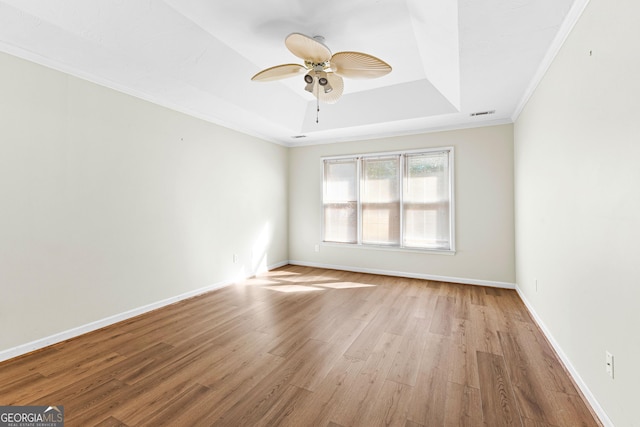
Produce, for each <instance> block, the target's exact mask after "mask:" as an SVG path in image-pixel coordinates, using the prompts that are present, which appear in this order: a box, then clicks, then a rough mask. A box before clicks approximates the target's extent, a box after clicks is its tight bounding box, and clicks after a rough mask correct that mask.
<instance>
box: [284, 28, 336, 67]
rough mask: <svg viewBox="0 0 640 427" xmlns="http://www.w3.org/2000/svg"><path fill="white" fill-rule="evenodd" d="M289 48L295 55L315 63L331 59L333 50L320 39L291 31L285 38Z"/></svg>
mask: <svg viewBox="0 0 640 427" xmlns="http://www.w3.org/2000/svg"><path fill="white" fill-rule="evenodd" d="M284 44H285V45H286V46H287V49H289V50H290V51H291V53H293V54H294V55H295V56H297V57H298V58H300V59H304V60H305V61H310V62H313V63H315V64H320V63H322V62H325V61H328V60H329V59H331V51H330V50H329V48H328V47H326V46H325V45H323V44H322V43H320V42H319V41H317V40H315V39H312V38H311V37H308V36H305V35H304V34H300V33H291V34H289V35H288V36H287V38H286V39H284Z"/></svg>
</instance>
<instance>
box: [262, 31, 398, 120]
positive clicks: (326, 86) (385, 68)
mask: <svg viewBox="0 0 640 427" xmlns="http://www.w3.org/2000/svg"><path fill="white" fill-rule="evenodd" d="M323 41H324V37H322V36H315V37H309V36H305V35H304V34H300V33H292V34H289V35H288V36H287V37H286V38H285V40H284V44H285V46H286V47H287V49H289V51H290V52H291V53H293V54H294V55H295V56H297V57H298V58H300V59H302V60H303V61H304V65H299V64H283V65H276V66H275V67H270V68H267V69H265V70H262V71H260V72H259V73H257V74H256V75H254V76H253V77H252V78H251V80H253V81H262V82H269V81H274V80H281V79H286V78H289V77H294V76H297V75H300V74H304V82H305V83H306V86H305V90H306V91H307V92H310V93H312V94H313V95H314V96H315V97H316V99H317V101H318V102H320V101H322V102H326V103H327V104H334V103H336V102H337V101H338V99H340V97H341V96H342V93H343V91H344V81H343V77H346V78H362V79H372V78H377V77H382V76H384V75H386V74H389V73H390V72H391V66H390V65H389V64H387V63H386V62H384V61H383V60H381V59H379V58H376V57H375V56H372V55H369V54H367V53H361V52H338V53H336V54H333V55H332V54H331V51H330V50H329V48H328V47H327V46H325V45H324V43H323ZM316 121H317V120H316Z"/></svg>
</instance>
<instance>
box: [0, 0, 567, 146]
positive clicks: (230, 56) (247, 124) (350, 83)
mask: <svg viewBox="0 0 640 427" xmlns="http://www.w3.org/2000/svg"><path fill="white" fill-rule="evenodd" d="M576 3H579V1H576ZM575 10H576V5H574V0H349V1H346V0H322V1H315V2H313V1H310V0H260V1H256V0H234V1H229V0H92V1H86V0H59V1H51V0H0V50H2V51H5V52H8V53H11V54H14V55H17V56H21V57H24V58H27V59H30V60H32V61H35V62H39V63H42V64H44V65H47V66H50V67H53V68H56V69H59V70H62V71H65V72H68V73H70V74H73V75H76V76H79V77H82V78H85V79H88V80H91V81H94V82H96V83H99V84H102V85H105V86H109V87H112V88H114V89H117V90H121V91H123V92H126V93H130V94H132V95H135V96H139V97H141V98H144V99H147V100H150V101H152V102H155V103H157V104H160V105H164V106H167V107H170V108H173V109H176V110H179V111H182V112H185V113H188V114H191V115H194V116H196V117H200V118H203V119H206V120H209V121H212V122H214V123H218V124H221V125H223V126H227V127H230V128H232V129H236V130H239V131H242V132H245V133H248V134H251V135H255V136H258V137H261V138H264V139H266V140H269V141H274V142H278V143H281V144H285V145H300V144H309V143H324V142H337V141H346V140H353V139H363V138H373V137H377V136H389V135H398V134H407V133H418V132H425V131H431V130H439V129H449V128H457V127H471V126H481V125H488V124H497V123H508V122H511V121H512V120H513V117H514V116H515V115H517V114H518V112H519V109H521V108H522V104H523V102H524V101H526V99H527V97H528V96H529V94H530V91H531V89H532V87H533V86H534V85H535V81H536V79H537V78H539V76H540V75H541V73H542V72H544V69H545V67H546V64H547V63H548V62H549V60H550V59H549V58H550V57H552V55H553V52H554V49H556V50H557V48H558V46H559V44H560V43H561V42H562V40H564V37H565V36H566V32H567V31H568V28H569V26H570V25H571V23H570V22H569V21H571V17H572V15H575V14H576V11H575ZM292 32H300V33H303V34H307V35H309V36H315V35H322V36H323V37H324V38H325V44H326V45H327V46H328V47H329V48H330V49H331V50H332V52H334V53H335V52H339V51H343V50H353V51H360V52H365V53H369V54H372V55H375V56H377V57H379V58H381V59H383V60H384V61H386V62H387V63H389V64H390V65H391V66H392V67H393V71H392V72H391V73H390V74H388V75H387V76H384V77H381V78H379V79H373V80H354V79H345V93H344V95H343V97H342V98H341V99H340V100H339V101H338V103H336V104H332V105H327V104H320V112H319V123H316V103H315V99H314V98H313V97H312V96H311V95H310V94H309V93H307V92H305V91H304V82H303V81H302V77H301V76H297V77H294V78H291V79H287V80H282V81H278V82H252V81H250V78H251V77H252V76H253V75H254V74H255V73H257V72H258V71H260V70H261V69H264V68H267V67H270V66H274V65H278V64H284V63H300V62H301V61H300V60H299V59H298V58H296V57H295V56H294V55H293V54H291V53H290V52H289V51H288V50H287V49H286V47H285V45H284V38H285V37H286V36H287V35H288V34H290V33H292ZM489 110H491V111H495V113H494V114H490V115H483V116H475V117H472V116H471V113H475V112H481V111H489ZM300 135H304V136H305V137H304V138H294V137H295V136H300Z"/></svg>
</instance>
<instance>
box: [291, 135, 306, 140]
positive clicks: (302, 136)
mask: <svg viewBox="0 0 640 427" xmlns="http://www.w3.org/2000/svg"><path fill="white" fill-rule="evenodd" d="M306 137H307V135H293V136H292V137H291V138H293V139H300V138H306Z"/></svg>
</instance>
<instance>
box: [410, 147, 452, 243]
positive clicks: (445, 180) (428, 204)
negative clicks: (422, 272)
mask: <svg viewBox="0 0 640 427" xmlns="http://www.w3.org/2000/svg"><path fill="white" fill-rule="evenodd" d="M449 194H450V191H449V156H448V153H447V152H440V153H438V152H435V153H424V154H410V155H407V156H405V186H404V197H403V202H404V203H403V207H404V221H403V223H404V241H403V243H404V246H406V247H411V248H428V249H449V248H450V247H451V242H450V235H451V233H450V222H449V216H450V215H449V213H450V203H449Z"/></svg>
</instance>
